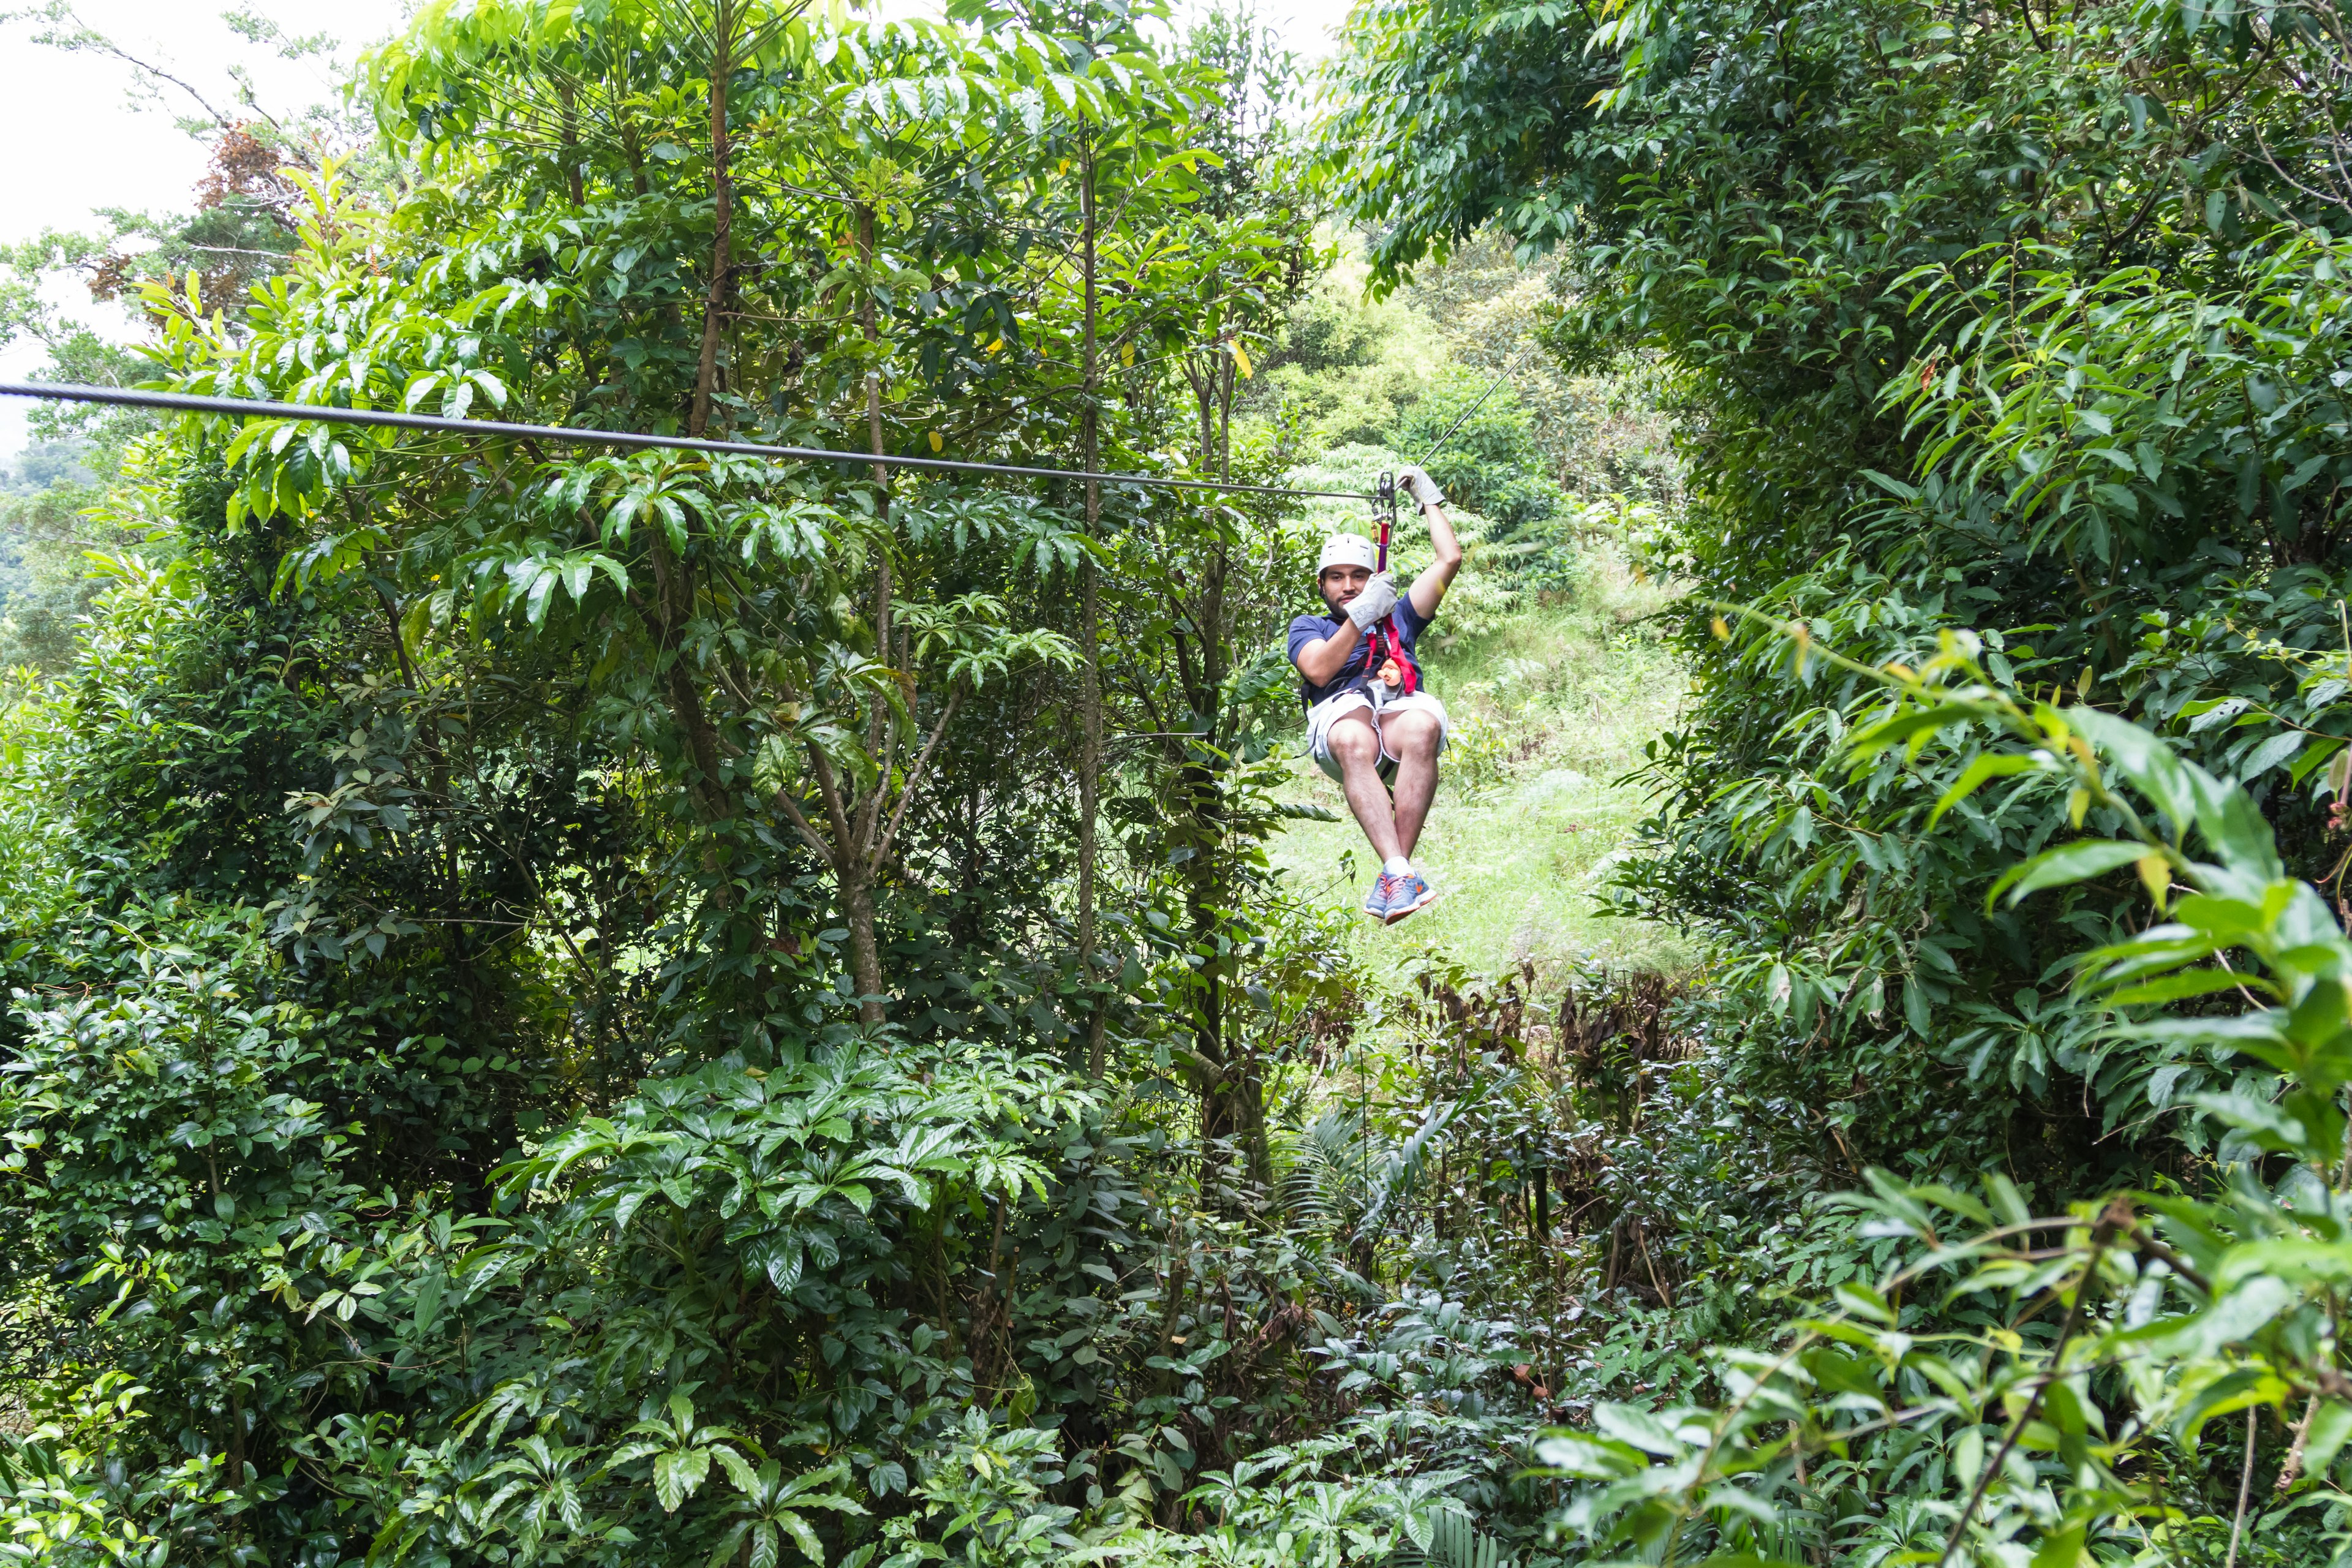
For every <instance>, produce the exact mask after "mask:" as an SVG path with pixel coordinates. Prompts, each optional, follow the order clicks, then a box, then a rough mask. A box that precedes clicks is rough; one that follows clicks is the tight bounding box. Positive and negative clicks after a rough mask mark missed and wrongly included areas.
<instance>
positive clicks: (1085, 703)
mask: <svg viewBox="0 0 2352 1568" xmlns="http://www.w3.org/2000/svg"><path fill="white" fill-rule="evenodd" d="M1078 204H1079V207H1080V211H1081V213H1082V215H1083V220H1084V232H1083V234H1082V235H1081V237H1080V251H1079V265H1080V268H1081V269H1082V273H1083V276H1084V279H1085V282H1086V338H1085V342H1084V344H1083V345H1082V347H1081V349H1080V354H1079V362H1078V363H1079V405H1078V447H1079V455H1080V457H1081V458H1083V460H1084V464H1083V466H1084V467H1085V468H1086V471H1087V481H1086V483H1087V492H1086V494H1087V500H1086V533H1087V541H1088V542H1089V543H1091V542H1093V540H1094V537H1095V531H1096V529H1097V526H1098V525H1099V524H1100V522H1101V521H1102V486H1101V484H1100V483H1099V482H1097V480H1096V479H1095V478H1094V475H1095V472H1096V470H1097V469H1098V468H1101V467H1102V429H1101V426H1100V423H1099V418H1098V413H1097V409H1096V407H1095V396H1096V392H1097V385H1098V371H1097V365H1096V363H1095V353H1096V345H1095V327H1096V315H1097V309H1098V302H1097V298H1096V294H1095V239H1096V235H1095V217H1096V213H1095V163H1094V147H1093V145H1092V143H1091V142H1089V143H1088V144H1087V147H1086V148H1085V150H1084V152H1083V153H1081V154H1080V167H1079V174H1078ZM1095 578H1096V566H1095V558H1094V555H1093V553H1092V552H1091V551H1089V552H1088V553H1087V556H1086V558H1085V560H1083V561H1082V562H1081V563H1079V565H1078V613H1079V619H1080V620H1081V621H1082V622H1083V623H1084V624H1083V625H1081V626H1080V627H1079V628H1078V647H1079V652H1080V654H1081V656H1082V665H1081V673H1080V677H1079V693H1078V710H1079V718H1080V722H1081V723H1082V725H1083V726H1084V731H1085V734H1084V739H1083V741H1082V742H1081V746H1080V752H1079V757H1078V978H1079V981H1080V983H1081V984H1084V985H1085V986H1087V1070H1088V1071H1089V1072H1091V1073H1093V1075H1094V1076H1095V1077H1097V1078H1100V1077H1102V1075H1103V1068H1104V1065H1105V1064H1104V1060H1103V1047H1104V1033H1105V1030H1106V1029H1107V1027H1108V1024H1109V1018H1108V1016H1107V1014H1106V1011H1105V1008H1104V1005H1103V999H1102V997H1101V996H1100V995H1098V994H1096V993H1095V991H1094V980H1095V973H1094V965H1095V816H1096V814H1097V794H1098V792H1099V790H1100V789H1101V784H1102V666H1101V658H1100V655H1101V647H1100V643H1101V604H1100V599H1099V595H1098V593H1097V584H1096V581H1095Z"/></svg>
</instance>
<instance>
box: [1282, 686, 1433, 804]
mask: <svg viewBox="0 0 2352 1568" xmlns="http://www.w3.org/2000/svg"><path fill="white" fill-rule="evenodd" d="M1359 708H1361V709H1364V710H1367V711H1368V712H1369V714H1370V720H1371V726H1372V733H1374V734H1375V735H1380V736H1381V776H1382V777H1383V778H1385V777H1387V776H1389V775H1390V774H1391V773H1394V772H1395V771H1396V762H1397V756H1396V753H1395V752H1391V751H1390V750H1389V742H1388V737H1387V736H1386V735H1381V718H1382V717H1383V716H1385V715H1387V714H1390V713H1430V714H1434V715H1435V716H1436V719H1437V750H1438V752H1439V754H1440V755H1443V754H1444V751H1445V737H1446V736H1447V734H1448V733H1449V732H1451V731H1452V730H1453V727H1454V721H1452V720H1451V719H1448V718H1447V717H1446V716H1445V704H1444V703H1443V702H1440V701H1439V700H1437V699H1436V698H1435V697H1433V696H1432V695H1431V694H1430V693H1429V692H1427V691H1415V692H1412V693H1411V694H1410V695H1407V696H1402V697H1385V698H1384V699H1383V700H1381V701H1380V702H1378V703H1375V702H1373V700H1371V699H1370V697H1368V696H1366V695H1365V694H1364V693H1363V691H1362V690H1360V689H1349V690H1346V691H1342V692H1340V693H1339V694H1338V695H1337V696H1334V697H1327V698H1325V699H1324V700H1322V701H1320V702H1318V703H1317V704H1316V705H1315V706H1314V707H1312V708H1309V709H1308V710H1307V755H1308V756H1310V757H1312V758H1314V759H1315V765H1316V766H1317V767H1318V768H1321V769H1322V770H1323V772H1324V774H1325V775H1326V776H1327V777H1328V778H1330V779H1331V780H1332V781H1333V782H1334V783H1338V782H1341V779H1342V775H1341V773H1340V772H1339V758H1337V757H1335V756H1333V755H1332V754H1331V725H1332V724H1333V722H1334V721H1337V720H1339V718H1340V717H1341V716H1343V715H1345V714H1349V713H1353V712H1354V711H1356V710H1358V709H1359Z"/></svg>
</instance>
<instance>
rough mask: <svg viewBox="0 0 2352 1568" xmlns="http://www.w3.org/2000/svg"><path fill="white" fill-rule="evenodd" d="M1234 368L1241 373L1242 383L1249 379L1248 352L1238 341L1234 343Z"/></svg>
mask: <svg viewBox="0 0 2352 1568" xmlns="http://www.w3.org/2000/svg"><path fill="white" fill-rule="evenodd" d="M1234 369H1235V370H1237V371H1240V372H1241V373H1242V379H1243V380H1244V381H1247V380H1248V379H1249V378H1250V362H1249V351H1248V350H1247V349H1244V347H1242V345H1241V342H1240V340H1239V339H1236V340H1234Z"/></svg>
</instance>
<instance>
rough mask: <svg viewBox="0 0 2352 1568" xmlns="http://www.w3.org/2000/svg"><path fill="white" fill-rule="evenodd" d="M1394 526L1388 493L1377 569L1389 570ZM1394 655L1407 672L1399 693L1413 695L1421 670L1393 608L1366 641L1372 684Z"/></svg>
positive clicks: (1368, 677)
mask: <svg viewBox="0 0 2352 1568" xmlns="http://www.w3.org/2000/svg"><path fill="white" fill-rule="evenodd" d="M1395 526H1396V497H1395V494H1394V493H1393V492H1391V494H1390V496H1389V506H1388V510H1386V511H1384V512H1382V513H1381V556H1380V565H1379V566H1378V567H1377V568H1376V570H1378V571H1381V572H1385V571H1387V570H1388V569H1389V531H1390V530H1391V529H1392V528H1394V527H1395ZM1391 658H1393V659H1395V660H1396V661H1397V668H1399V669H1402V671H1404V679H1402V681H1400V682H1399V683H1398V685H1397V693H1398V695H1400V696H1405V697H1410V696H1411V695H1412V693H1414V692H1416V691H1418V690H1420V689H1421V671H1420V670H1418V669H1416V668H1413V662H1412V659H1410V658H1406V657H1405V651H1404V628H1403V627H1402V626H1400V625H1398V624H1397V618H1396V613H1395V612H1394V611H1391V612H1390V613H1389V618H1388V619H1387V620H1386V621H1384V622H1382V623H1381V625H1380V626H1377V627H1375V628H1374V629H1373V631H1372V632H1371V634H1370V637H1369V638H1368V639H1367V640H1366V642H1365V644H1364V679H1365V680H1366V681H1367V682H1368V683H1369V682H1370V681H1374V680H1378V679H1380V678H1381V666H1382V665H1384V664H1386V663H1387V662H1388V661H1389V660H1390V659H1391Z"/></svg>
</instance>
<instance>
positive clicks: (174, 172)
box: [0, 0, 1348, 461]
mask: <svg viewBox="0 0 2352 1568" xmlns="http://www.w3.org/2000/svg"><path fill="white" fill-rule="evenodd" d="M413 3H414V0H334V3H333V4H331V5H327V4H320V0H307V3H306V0H243V4H242V5H240V6H239V7H238V8H239V9H241V10H244V11H246V12H248V13H252V14H256V15H259V16H266V17H268V19H270V20H271V21H274V22H276V23H277V24H278V26H280V27H282V28H283V29H285V30H286V31H287V32H288V33H289V34H292V35H296V36H302V35H309V34H318V33H324V34H327V35H328V36H330V37H333V38H334V39H335V40H336V46H337V47H336V48H335V50H334V57H335V58H337V59H341V60H349V59H350V58H352V57H353V56H354V55H356V54H358V53H359V52H360V51H361V50H362V49H364V48H366V47H368V46H370V45H372V44H373V43H376V42H378V41H379V40H381V39H382V38H383V37H386V36H388V35H389V34H391V33H392V32H394V30H396V29H397V28H398V27H399V26H401V23H402V20H403V17H404V16H405V14H406V13H407V11H408V10H409V8H410V5H412V4H413ZM77 8H78V11H79V15H80V16H81V18H82V19H83V20H84V21H85V22H86V23H88V24H89V26H91V27H93V28H95V29H96V30H98V31H99V32H101V33H104V34H106V35H107V36H108V37H110V38H112V39H114V40H115V41H116V42H117V43H118V44H120V45H121V46H122V47H123V48H124V49H125V50H126V51H127V52H129V53H131V54H132V55H135V56H138V57H139V58H142V59H144V60H146V61H148V62H149V63H150V64H152V65H154V66H157V67H160V68H163V69H166V70H169V71H171V72H172V73H173V75H175V76H177V77H179V78H181V79H183V80H184V81H186V82H187V83H188V84H189V85H190V86H191V87H193V88H194V89H196V90H197V91H198V92H200V93H202V94H204V95H205V97H206V98H207V99H209V100H211V101H212V102H214V103H215V104H216V105H219V106H221V107H222V108H223V109H224V110H227V111H230V112H234V109H233V105H234V103H235V100H236V88H235V86H234V84H233V83H232V81H231V79H230V76H229V68H230V67H231V66H232V65H233V64H242V65H244V66H245V67H246V68H247V69H249V70H250V72H251V73H252V77H253V79H254V85H255V89H256V96H257V99H258V100H259V101H260V103H261V104H262V106H263V107H264V108H266V109H268V110H270V111H271V112H273V113H278V114H281V115H282V114H283V113H286V112H292V111H299V110H301V109H303V108H305V107H307V106H309V105H311V104H314V103H320V102H323V101H326V100H329V99H330V98H331V96H332V93H333V88H332V84H331V68H330V67H329V66H328V64H327V63H326V62H324V61H321V60H317V59H310V60H299V61H289V60H285V59H281V58H275V57H274V56H272V55H271V54H270V52H269V51H268V50H267V49H266V48H263V47H258V46H256V45H254V44H252V43H249V42H247V40H246V39H244V38H242V37H238V36H237V35H236V34H235V33H234V32H232V31H230V29H229V28H228V26H226V24H225V23H223V21H222V20H221V12H220V10H219V9H216V8H215V6H214V5H209V4H205V3H204V0H198V3H197V4H194V5H190V4H186V3H185V0H180V3H176V4H172V3H166V0H79V5H78V7H77ZM884 8H885V9H887V11H888V12H890V13H894V14H900V15H907V14H915V13H918V12H925V11H932V10H934V7H933V5H931V4H929V0H887V4H886V5H885V7H884ZM1347 9H1348V0H1270V3H1268V4H1266V5H1264V7H1263V12H1264V15H1265V19H1266V21H1267V22H1269V23H1270V24H1272V25H1273V26H1276V28H1277V29H1278V30H1279V31H1280V32H1281V33H1282V35H1283V37H1284V40H1285V42H1286V43H1287V44H1288V45H1289V47H1291V48H1293V49H1296V50H1297V52H1298V53H1299V54H1300V55H1302V56H1304V57H1306V58H1309V59H1314V58H1321V57H1322V56H1323V55H1324V54H1326V53H1327V52H1328V47H1329V45H1328V39H1329V37H1330V33H1331V30H1332V29H1333V28H1334V27H1335V26H1338V24H1339V20H1340V19H1341V18H1342V17H1343V16H1345V15H1346V14H1347ZM35 31H37V28H36V27H34V26H28V25H27V24H26V23H24V22H16V23H9V24H0V147H5V148H7V149H9V153H8V155H7V161H6V166H5V173H0V241H16V240H23V239H27V238H30V237H33V236H34V235H37V234H39V233H40V232H42V231H43V230H44V229H74V228H79V227H82V226H86V225H88V224H89V215H90V213H91V211H92V210H93V209H95V208H100V207H128V208H131V209H134V210H150V211H164V212H168V211H181V210H185V208H186V207H187V206H188V205H189V201H190V190H191V188H192V187H193V186H194V184H195V183H196V181H197V180H198V178H200V177H201V176H202V174H203V173H204V165H205V149H204V148H203V147H202V146H201V145H199V144H198V143H197V142H195V141H194V140H193V139H191V138H189V137H187V136H185V135H183V134H182V133H181V132H180V131H179V130H178V129H177V128H176V127H175V126H174V124H173V116H175V115H185V114H191V113H194V112H197V111H198V110H197V109H196V105H195V104H194V102H193V101H192V100H190V99H188V98H187V97H186V96H185V95H184V94H183V93H181V92H179V91H177V90H175V89H168V88H167V89H164V92H163V97H162V98H161V99H158V98H157V97H156V96H155V95H153V94H151V93H147V92H143V91H139V90H135V89H136V88H137V85H138V84H137V82H136V80H135V78H136V75H137V73H135V72H134V71H132V70H131V68H129V67H127V66H125V65H123V64H122V63H121V61H118V60H113V59H108V58H103V57H101V56H99V55H96V54H68V53H64V52H61V51H59V50H58V49H54V48H48V47H43V46H40V45H37V44H36V43H34V42H32V36H33V34H34V32H35ZM78 296H79V297H78ZM58 303H60V304H62V305H66V306H68V308H71V309H74V310H77V311H78V312H79V313H82V314H84V315H85V317H86V318H87V319H89V320H90V321H92V322H93V324H102V326H103V330H106V331H109V332H110V334H112V335H118V336H119V335H127V334H128V332H129V331H130V328H129V326H128V324H127V322H126V321H125V320H124V318H123V317H122V315H121V312H120V311H119V310H116V309H115V308H113V307H92V306H90V305H89V301H88V299H87V296H83V295H81V291H80V289H79V286H69V287H68V289H67V290H66V291H65V292H63V293H60V294H59V295H58ZM42 357H43V356H42V354H41V352H40V350H39V348H38V347H37V345H32V346H27V345H25V344H21V343H20V344H16V345H14V346H11V347H7V348H0V381H5V380H15V379H17V378H19V377H21V376H23V375H24V374H26V372H28V371H30V370H31V369H33V368H34V367H35V366H37V365H38V364H39V363H41V360H42ZM24 407H25V405H24V404H23V403H22V402H20V401H19V400H17V399H15V398H0V461H5V458H7V457H9V456H13V455H14V454H15V452H16V449H17V448H18V447H19V446H21V445H22V443H23V439H24V427H25V421H24Z"/></svg>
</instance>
